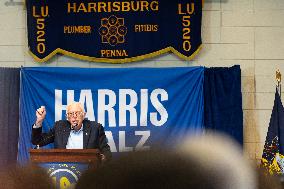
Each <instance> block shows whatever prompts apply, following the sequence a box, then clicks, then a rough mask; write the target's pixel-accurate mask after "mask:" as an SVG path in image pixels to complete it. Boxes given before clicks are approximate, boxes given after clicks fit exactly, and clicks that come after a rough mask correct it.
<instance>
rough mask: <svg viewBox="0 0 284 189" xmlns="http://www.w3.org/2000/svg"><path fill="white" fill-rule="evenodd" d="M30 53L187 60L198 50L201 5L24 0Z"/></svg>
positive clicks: (181, 0)
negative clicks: (173, 56)
mask: <svg viewBox="0 0 284 189" xmlns="http://www.w3.org/2000/svg"><path fill="white" fill-rule="evenodd" d="M26 6H27V26H28V45H29V51H30V53H31V55H32V56H33V57H34V59H35V60H36V61H38V62H45V61H47V60H49V59H50V58H51V57H52V56H54V55H55V54H57V53H60V54H64V55H67V56H71V57H75V58H79V59H82V60H87V61H97V62H108V63H125V62H132V61H138V60H143V59H145V58H151V57H155V56H158V55H161V54H163V53H166V52H169V51H170V52H173V53H174V54H176V55H177V56H179V57H180V58H183V59H186V60H190V59H192V58H193V57H194V55H195V54H197V52H198V51H199V50H200V48H201V44H202V41H201V18H202V1H201V0H171V1H165V0H135V1H134V0H133V1H129V0H115V1H114V0H108V1H106V0H97V1H94V0H60V1H57V0H27V1H26Z"/></svg>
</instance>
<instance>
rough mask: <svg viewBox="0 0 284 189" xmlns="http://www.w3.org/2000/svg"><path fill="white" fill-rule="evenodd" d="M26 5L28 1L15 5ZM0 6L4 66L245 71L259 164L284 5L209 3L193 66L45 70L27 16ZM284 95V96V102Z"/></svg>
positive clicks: (248, 121) (162, 63)
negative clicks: (31, 45) (32, 46)
mask: <svg viewBox="0 0 284 189" xmlns="http://www.w3.org/2000/svg"><path fill="white" fill-rule="evenodd" d="M14 1H16V2H17V1H18V2H19V1H22V0H14ZM7 2H8V0H1V1H0V66H2V67H3V66H4V67H19V66H21V65H23V66H46V67H48V66H58V67H60V66H65V67H66V66H72V67H172V66H184V67H186V66H196V65H202V66H207V67H220V66H221V67H229V66H232V65H235V64H239V65H241V69H242V95H243V111H244V149H245V155H246V157H248V158H249V159H251V160H257V162H259V160H260V158H261V155H262V150H263V145H264V142H265V137H266V132H267V128H268V123H269V119H270V115H271V110H272V106H273V100H274V92H275V84H276V81H275V71H276V69H280V71H281V72H282V74H284V19H283V18H284V1H283V0H205V4H204V8H203V21H202V37H203V48H202V50H201V51H200V53H199V54H198V55H197V56H196V57H195V58H194V59H193V60H192V61H184V60H181V59H179V58H178V57H176V56H175V55H173V54H170V53H168V54H165V55H162V56H160V57H157V58H153V59H149V60H144V61H139V62H133V63H127V64H106V63H96V62H87V61H80V60H76V59H73V58H70V57H66V56H62V55H57V56H55V57H54V58H52V59H51V60H50V61H48V62H46V63H43V64H39V63H36V62H35V61H34V60H33V59H32V58H31V56H30V55H29V54H28V47H27V27H26V10H25V8H24V6H23V5H16V6H7ZM283 96H284V95H282V97H283Z"/></svg>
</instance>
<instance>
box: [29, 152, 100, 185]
mask: <svg viewBox="0 0 284 189" xmlns="http://www.w3.org/2000/svg"><path fill="white" fill-rule="evenodd" d="M30 160H31V162H32V163H35V164H37V165H39V166H40V167H42V168H44V169H46V171H47V173H48V175H49V176H50V177H51V178H52V180H53V182H54V185H55V188H56V189H63V188H67V187H71V186H72V187H73V188H74V186H75V185H76V183H77V182H78V179H79V177H80V176H81V174H82V173H83V172H84V171H86V170H87V169H89V168H91V169H96V168H98V167H99V166H100V164H101V158H100V151H99V150H97V149H31V150H30ZM63 186H64V187H63Z"/></svg>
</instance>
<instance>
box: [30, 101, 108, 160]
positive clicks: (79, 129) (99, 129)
mask: <svg viewBox="0 0 284 189" xmlns="http://www.w3.org/2000/svg"><path fill="white" fill-rule="evenodd" d="M66 112H67V113H66V118H67V120H60V121H57V122H55V125H54V127H53V128H52V129H51V130H50V131H49V132H48V133H42V122H43V120H44V119H45V116H46V110H45V107H44V106H41V107H40V108H38V109H37V111H36V122H35V124H34V125H33V129H32V143H33V144H34V145H39V146H45V145H47V144H49V143H53V142H54V147H55V148H62V149H65V148H66V149H87V148H97V149H99V150H100V151H101V153H102V154H101V157H102V161H106V160H109V159H110V158H111V152H110V147H109V145H108V144H107V138H106V135H105V132H104V128H103V126H102V125H101V124H99V123H97V122H95V121H89V120H87V119H84V118H85V115H86V113H85V111H84V108H83V106H82V104H81V103H79V102H72V103H70V104H68V105H67V108H66Z"/></svg>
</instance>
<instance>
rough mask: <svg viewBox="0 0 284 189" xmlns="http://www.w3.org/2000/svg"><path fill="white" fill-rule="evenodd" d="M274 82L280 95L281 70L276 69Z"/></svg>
mask: <svg viewBox="0 0 284 189" xmlns="http://www.w3.org/2000/svg"><path fill="white" fill-rule="evenodd" d="M276 82H277V89H278V92H279V95H280V97H281V72H280V70H279V69H278V70H276Z"/></svg>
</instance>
